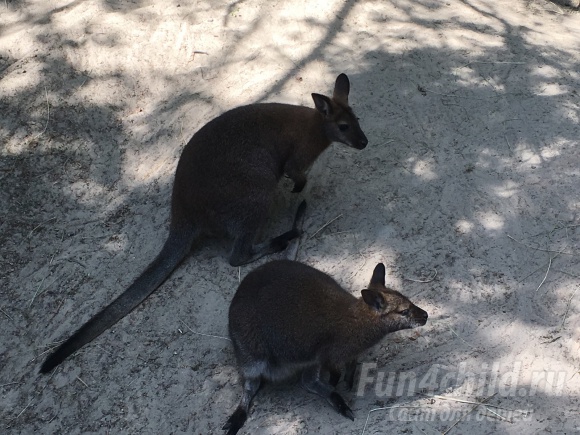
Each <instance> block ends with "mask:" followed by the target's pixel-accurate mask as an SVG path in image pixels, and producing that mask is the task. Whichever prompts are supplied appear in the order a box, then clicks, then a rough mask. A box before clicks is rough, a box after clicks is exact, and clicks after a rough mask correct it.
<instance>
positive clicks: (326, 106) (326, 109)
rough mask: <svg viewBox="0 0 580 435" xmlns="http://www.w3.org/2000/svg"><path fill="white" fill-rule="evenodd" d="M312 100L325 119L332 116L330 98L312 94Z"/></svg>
mask: <svg viewBox="0 0 580 435" xmlns="http://www.w3.org/2000/svg"><path fill="white" fill-rule="evenodd" d="M312 99H313V100H314V105H315V106H316V110H318V111H319V112H320V113H322V114H323V115H324V117H325V118H328V117H329V116H330V115H332V104H331V103H330V98H328V97H326V96H324V95H320V94H312Z"/></svg>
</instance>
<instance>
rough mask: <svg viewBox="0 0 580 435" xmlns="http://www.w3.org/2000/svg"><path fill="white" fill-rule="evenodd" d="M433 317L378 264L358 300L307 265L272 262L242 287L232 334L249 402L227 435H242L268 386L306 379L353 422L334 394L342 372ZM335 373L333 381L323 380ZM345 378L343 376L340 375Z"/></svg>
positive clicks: (231, 421)
mask: <svg viewBox="0 0 580 435" xmlns="http://www.w3.org/2000/svg"><path fill="white" fill-rule="evenodd" d="M427 317H428V316H427V313H426V312H425V311H424V310H422V309H421V308H419V307H417V306H416V305H414V304H413V303H412V302H411V301H410V300H409V299H408V298H406V297H405V296H403V295H402V294H401V293H399V292H397V291H395V290H392V289H388V288H386V287H385V268H384V266H383V265H382V264H379V265H377V267H376V268H375V270H374V273H373V277H372V279H371V282H370V284H369V287H368V288H367V289H365V290H363V291H362V292H361V297H360V298H358V299H357V298H355V297H354V296H352V295H351V294H350V293H348V292H347V291H345V290H344V289H343V288H342V287H341V286H340V285H339V284H338V283H336V281H334V280H333V279H332V278H331V277H329V276H328V275H326V274H324V273H322V272H320V271H318V270H316V269H314V268H312V267H310V266H307V265H304V264H301V263H298V262H293V261H288V260H281V261H272V262H270V263H267V264H265V265H263V266H261V267H259V268H257V269H256V270H254V271H253V272H251V273H250V274H248V275H247V277H246V278H245V279H244V280H243V281H242V283H241V284H240V286H239V288H238V291H237V292H236V294H235V296H234V298H233V300H232V303H231V305H230V312H229V332H230V337H231V339H232V342H233V345H234V351H235V355H236V360H237V362H238V366H239V370H240V375H241V377H242V380H243V383H244V395H243V397H242V402H241V403H240V406H239V407H238V409H237V410H236V412H235V413H234V414H233V415H232V416H231V417H230V419H229V420H228V422H227V423H226V426H225V427H224V429H226V430H228V433H229V434H235V433H236V432H237V431H238V430H239V428H240V427H241V426H242V425H243V423H244V421H245V419H246V417H247V411H248V409H249V404H250V402H251V399H252V397H253V395H255V393H256V392H257V389H256V388H259V386H260V383H261V381H262V380H270V381H277V380H281V379H283V378H287V377H290V376H292V375H295V374H296V373H302V383H303V385H304V386H305V387H306V388H307V389H308V390H309V391H312V392H315V393H316V394H319V395H321V396H323V397H325V398H326V399H328V400H329V402H330V403H331V404H332V405H333V406H334V407H335V408H336V409H337V410H338V411H339V412H340V413H341V414H343V415H345V416H346V417H349V418H354V416H353V414H352V411H350V409H349V408H348V406H347V405H346V403H345V402H344V400H343V399H342V398H341V397H340V395H338V393H336V392H335V391H334V386H335V385H336V382H338V378H337V373H336V372H337V370H338V368H339V367H341V366H342V365H344V364H347V366H351V367H353V365H354V364H353V363H354V361H355V359H356V357H357V355H359V354H360V353H361V352H363V351H364V350H366V349H368V348H369V347H371V346H373V345H374V344H376V343H377V342H378V341H379V340H380V339H381V338H383V337H384V336H385V335H386V334H388V333H390V332H394V331H398V330H401V329H408V328H415V327H417V326H422V325H424V324H425V323H426V322H427ZM322 371H327V372H329V373H330V376H331V381H330V383H329V382H325V381H322V380H321V378H320V374H321V372H322ZM339 375H340V373H338V376H339Z"/></svg>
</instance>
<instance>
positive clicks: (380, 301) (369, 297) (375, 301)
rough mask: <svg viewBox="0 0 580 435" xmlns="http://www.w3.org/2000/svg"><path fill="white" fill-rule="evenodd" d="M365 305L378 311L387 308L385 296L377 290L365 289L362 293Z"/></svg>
mask: <svg viewBox="0 0 580 435" xmlns="http://www.w3.org/2000/svg"><path fill="white" fill-rule="evenodd" d="M360 293H361V295H362V298H363V300H364V301H365V303H366V304H367V305H368V306H370V307H372V308H374V309H375V310H377V311H381V310H382V309H383V308H385V305H386V302H385V298H384V296H383V294H382V293H381V292H378V291H376V290H371V289H365V290H363V291H361V292H360Z"/></svg>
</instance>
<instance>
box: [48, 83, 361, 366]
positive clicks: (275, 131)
mask: <svg viewBox="0 0 580 435" xmlns="http://www.w3.org/2000/svg"><path fill="white" fill-rule="evenodd" d="M349 90H350V84H349V80H348V78H347V76H346V75H345V74H341V75H339V76H338V78H337V79H336V83H335V88H334V93H333V97H332V98H329V97H326V96H323V95H319V94H312V98H313V99H314V103H315V108H308V107H303V106H292V105H288V104H275V103H268V104H251V105H248V106H242V107H238V108H235V109H232V110H230V111H228V112H225V113H223V114H222V115H220V116H218V117H217V118H215V119H213V120H212V121H210V122H208V123H207V124H206V125H205V126H203V127H202V128H201V129H200V130H199V131H198V132H197V133H195V134H194V135H193V137H192V138H191V140H190V141H189V142H188V144H187V145H186V146H185V148H184V150H183V152H182V155H181V157H180V159H179V162H178V164H177V170H176V174H175V181H174V185H173V193H172V199H171V224H170V229H169V236H168V238H167V241H166V242H165V245H164V247H163V249H162V250H161V252H160V253H159V255H158V256H157V258H156V259H155V260H154V261H153V262H152V263H151V264H150V265H149V266H148V267H147V269H146V270H145V272H143V274H142V275H141V276H140V277H139V278H137V279H136V280H135V282H134V283H133V284H132V285H131V286H130V287H129V288H128V289H127V290H126V291H125V292H124V293H123V294H122V295H121V296H119V297H118V298H117V299H115V300H114V301H113V302H112V303H111V304H110V305H109V306H107V307H105V308H104V309H103V310H102V311H101V312H100V313H98V314H97V315H96V316H94V317H93V318H92V319H90V320H89V321H88V322H87V323H86V324H85V325H84V326H83V327H81V328H80V329H79V330H78V331H77V332H76V333H75V334H74V335H73V336H72V337H71V338H70V339H69V340H67V341H65V342H64V343H63V344H62V345H61V346H59V347H58V348H57V350H56V351H55V352H54V353H53V354H51V355H50V356H49V357H48V358H47V359H46V361H45V362H44V364H43V365H42V367H41V369H40V371H41V373H48V372H49V371H51V370H52V369H53V368H54V367H55V366H56V365H58V364H59V363H60V362H62V361H63V360H64V359H65V358H67V357H68V356H69V355H71V354H72V353H73V352H74V351H76V350H77V349H79V348H80V347H82V346H83V345H84V344H86V343H88V342H90V341H91V340H93V339H94V338H95V337H97V336H98V335H100V334H101V333H102V332H104V331H105V330H106V329H108V328H109V327H110V326H112V325H114V324H115V323H116V322H118V321H119V320H120V319H122V318H123V317H124V316H125V315H127V314H128V313H129V312H130V311H131V310H133V309H134V308H135V307H136V306H138V305H139V304H140V303H141V302H142V301H143V300H145V299H146V298H147V297H148V296H149V295H150V294H151V293H153V292H154V291H155V289H157V287H158V286H159V285H161V283H163V281H164V280H165V279H167V277H168V276H169V275H170V274H171V272H172V271H173V270H174V269H175V267H177V265H178V264H179V263H180V262H181V261H182V260H183V259H184V258H185V257H186V256H187V254H188V253H189V252H190V249H191V247H192V245H193V243H194V241H195V240H196V239H197V238H198V237H200V236H202V235H217V236H228V237H231V238H233V239H234V243H233V248H232V251H231V253H230V264H231V265H233V266H238V265H242V264H247V263H250V262H252V261H255V260H257V259H258V258H260V257H262V256H264V255H268V254H272V253H275V252H279V251H281V250H283V249H285V248H286V246H287V245H288V242H289V241H290V240H292V239H293V238H295V237H298V236H299V235H300V230H299V229H298V221H299V220H300V217H301V216H302V214H303V213H304V207H305V204H304V203H302V204H301V205H300V207H299V208H298V211H297V213H296V216H295V218H294V224H293V227H292V228H291V229H290V230H288V231H286V232H285V233H283V234H281V235H279V236H277V237H274V238H272V239H270V240H267V241H265V242H263V243H260V244H256V240H255V239H256V235H257V234H258V233H259V230H260V228H261V227H262V226H263V225H264V223H265V221H266V218H267V216H268V211H269V209H270V205H271V202H272V200H273V197H274V195H275V193H276V187H277V184H278V180H279V179H280V177H282V175H283V174H286V175H288V176H289V177H290V178H291V179H292V180H293V181H294V183H295V184H294V191H295V192H299V191H301V190H302V188H303V187H304V185H305V183H306V173H305V171H306V170H307V169H308V167H309V166H310V165H311V164H312V163H313V162H314V160H315V159H316V158H317V157H318V156H319V155H320V153H321V152H322V151H324V149H326V148H327V147H328V146H329V145H330V144H331V143H332V142H341V143H343V144H346V145H347V146H350V147H353V148H357V149H362V148H364V147H365V146H366V144H367V142H368V141H367V138H366V137H365V135H364V133H363V132H362V131H361V129H360V126H359V124H358V121H357V118H356V116H355V115H354V114H353V112H352V110H351V109H350V107H349V106H348V94H349Z"/></svg>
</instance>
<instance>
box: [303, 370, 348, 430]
mask: <svg viewBox="0 0 580 435" xmlns="http://www.w3.org/2000/svg"><path fill="white" fill-rule="evenodd" d="M320 370H321V367H320V366H315V367H313V368H310V369H306V370H304V372H303V373H302V385H303V386H304V388H306V389H307V390H308V391H310V392H311V393H315V394H318V395H319V396H321V397H324V398H325V399H326V400H328V402H329V403H330V404H331V405H332V407H333V408H334V409H336V410H337V411H338V413H339V414H341V415H344V416H345V417H346V418H350V419H351V420H353V421H354V414H353V413H352V410H351V409H350V408H349V407H348V405H347V404H346V402H345V401H344V399H343V398H342V396H341V395H340V394H338V393H337V392H336V391H334V387H333V386H332V385H330V384H327V383H326V382H323V381H322V380H321V379H320Z"/></svg>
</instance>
